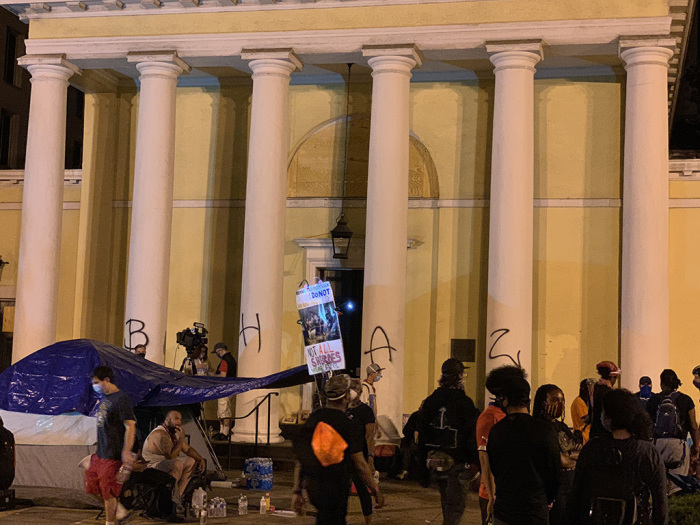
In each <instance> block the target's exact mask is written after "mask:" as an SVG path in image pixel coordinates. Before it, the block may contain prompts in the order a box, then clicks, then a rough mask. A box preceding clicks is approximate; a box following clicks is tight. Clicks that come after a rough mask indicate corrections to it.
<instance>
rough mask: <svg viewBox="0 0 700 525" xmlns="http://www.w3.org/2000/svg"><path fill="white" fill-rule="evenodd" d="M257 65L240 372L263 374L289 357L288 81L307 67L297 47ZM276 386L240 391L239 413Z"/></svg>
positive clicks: (251, 437)
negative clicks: (285, 328) (285, 327)
mask: <svg viewBox="0 0 700 525" xmlns="http://www.w3.org/2000/svg"><path fill="white" fill-rule="evenodd" d="M242 57H243V59H245V60H250V69H251V70H252V71H253V100H252V107H251V117H250V119H251V120H250V138H249V143H248V178H247V183H246V204H245V229H244V234H243V282H242V285H241V319H238V320H234V319H231V322H236V323H240V324H239V326H240V330H241V335H240V336H239V339H238V375H239V376H241V377H262V376H266V375H269V374H273V373H276V372H279V371H280V368H281V359H282V312H283V308H282V289H283V285H284V239H285V214H286V210H287V208H286V205H287V152H288V146H289V145H288V140H289V138H288V112H289V81H290V78H291V74H292V72H293V71H295V70H297V69H301V67H302V65H301V62H300V61H299V59H298V58H297V57H296V55H295V54H294V53H293V52H292V51H291V50H283V51H251V52H244V53H243V54H242ZM269 392H270V391H269V390H252V391H250V392H246V393H245V394H241V395H239V396H237V397H236V414H237V415H238V416H242V415H245V414H247V413H248V412H249V411H251V410H252V409H253V408H254V407H255V405H257V404H258V402H260V401H261V400H262V399H263V398H264V397H265V396H266V395H267V394H268V393H269ZM267 406H268V405H267V403H264V404H263V405H262V406H261V410H260V413H259V414H260V417H259V423H258V429H259V440H260V441H261V442H262V441H264V440H266V439H267V418H268V411H267ZM234 439H235V440H236V441H246V442H254V441H255V417H254V416H251V417H249V418H247V419H243V420H240V421H237V422H236V426H235V428H234ZM270 441H271V442H273V443H279V442H280V441H282V437H281V436H280V428H279V402H278V398H277V397H273V398H272V404H271V410H270Z"/></svg>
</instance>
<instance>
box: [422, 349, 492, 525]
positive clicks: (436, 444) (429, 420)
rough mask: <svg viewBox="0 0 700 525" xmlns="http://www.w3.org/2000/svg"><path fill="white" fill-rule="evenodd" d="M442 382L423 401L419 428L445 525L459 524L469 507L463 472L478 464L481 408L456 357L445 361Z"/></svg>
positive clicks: (424, 454)
mask: <svg viewBox="0 0 700 525" xmlns="http://www.w3.org/2000/svg"><path fill="white" fill-rule="evenodd" d="M441 372H442V374H441V376H440V380H439V386H438V388H437V389H435V391H434V392H433V393H432V394H430V396H428V397H427V398H426V400H425V401H423V417H422V419H421V422H420V426H419V430H418V446H419V449H420V451H421V456H422V457H426V458H427V465H428V468H429V470H431V474H432V475H433V477H434V478H435V481H436V482H437V485H438V488H439V489H440V501H441V504H442V518H443V524H444V525H457V524H459V523H460V522H461V520H462V514H464V509H465V508H466V504H467V498H466V490H467V487H466V486H465V485H464V484H462V482H461V480H460V475H462V474H463V473H465V471H466V470H467V464H472V465H474V464H476V463H477V461H478V459H477V450H476V420H477V419H478V417H479V410H477V408H476V407H475V406H474V402H473V401H472V400H471V399H470V398H469V396H467V394H466V393H465V392H464V365H463V364H462V362H461V361H460V360H458V359H455V358H450V359H448V360H446V361H445V362H444V363H443V364H442V368H441Z"/></svg>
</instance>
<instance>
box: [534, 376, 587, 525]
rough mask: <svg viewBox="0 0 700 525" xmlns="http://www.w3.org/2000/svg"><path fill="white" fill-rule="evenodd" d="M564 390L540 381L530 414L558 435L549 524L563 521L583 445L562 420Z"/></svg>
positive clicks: (560, 523) (578, 436)
mask: <svg viewBox="0 0 700 525" xmlns="http://www.w3.org/2000/svg"><path fill="white" fill-rule="evenodd" d="M564 403H565V400H564V392H562V390H561V388H559V387H558V386H557V385H542V386H541V387H539V388H538V389H537V392H536V393H535V400H534V401H533V403H532V416H533V417H534V418H535V419H539V420H541V421H544V422H546V423H549V424H550V425H552V428H553V429H554V431H555V432H556V433H557V438H558V439H559V457H560V460H561V469H560V470H559V491H558V492H557V496H556V498H555V499H554V505H553V506H552V509H551V510H550V512H549V525H563V524H564V523H565V521H564V514H565V511H566V503H567V501H568V499H569V493H570V492H571V487H572V485H573V483H574V471H575V469H576V460H577V459H578V455H579V452H580V451H581V447H582V446H583V437H582V436H581V435H580V434H578V433H577V434H574V432H572V431H571V429H570V428H569V426H568V425H567V424H566V423H564V416H565V412H564V407H565V406H566V405H565V404H564Z"/></svg>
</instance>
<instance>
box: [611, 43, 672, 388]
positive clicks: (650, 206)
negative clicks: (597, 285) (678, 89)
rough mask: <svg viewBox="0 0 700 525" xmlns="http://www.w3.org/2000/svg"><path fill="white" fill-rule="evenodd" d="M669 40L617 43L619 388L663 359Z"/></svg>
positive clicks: (655, 369)
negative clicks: (621, 151) (621, 143)
mask: <svg viewBox="0 0 700 525" xmlns="http://www.w3.org/2000/svg"><path fill="white" fill-rule="evenodd" d="M673 48H674V42H673V40H651V41H649V40H647V41H645V40H637V41H623V42H620V57H621V58H622V60H624V62H625V69H626V70H627V98H626V105H625V155H624V179H623V196H622V305H621V320H620V321H621V326H620V331H621V345H622V346H621V368H622V378H623V381H622V385H623V386H625V387H627V388H636V387H637V384H638V381H639V378H640V377H641V376H643V375H648V376H650V377H652V378H654V379H655V380H658V377H659V374H660V373H661V371H662V370H663V369H664V368H667V367H668V363H669V357H668V350H669V282H668V279H669V276H668V271H669V269H668V257H669V233H668V229H669V214H668V198H669V196H668V85H667V74H668V60H669V59H670V58H671V56H673V51H672V50H673Z"/></svg>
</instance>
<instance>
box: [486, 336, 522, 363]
mask: <svg viewBox="0 0 700 525" xmlns="http://www.w3.org/2000/svg"><path fill="white" fill-rule="evenodd" d="M508 333H510V330H508V328H499V329H498V330H494V331H493V333H492V334H491V337H493V336H495V335H496V334H499V335H498V337H496V340H495V341H494V342H493V344H492V345H491V348H490V350H489V359H498V358H499V357H507V358H508V359H510V360H511V361H513V364H514V365H515V366H517V367H519V368H522V367H523V366H522V365H521V364H520V352H521V350H518V353H517V354H516V356H515V357H516V359H517V360H516V359H513V356H511V355H510V354H498V355H494V354H493V351H494V350H495V349H496V345H497V344H498V342H499V341H500V340H501V339H502V338H503V337H504V336H505V335H506V334H508Z"/></svg>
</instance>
